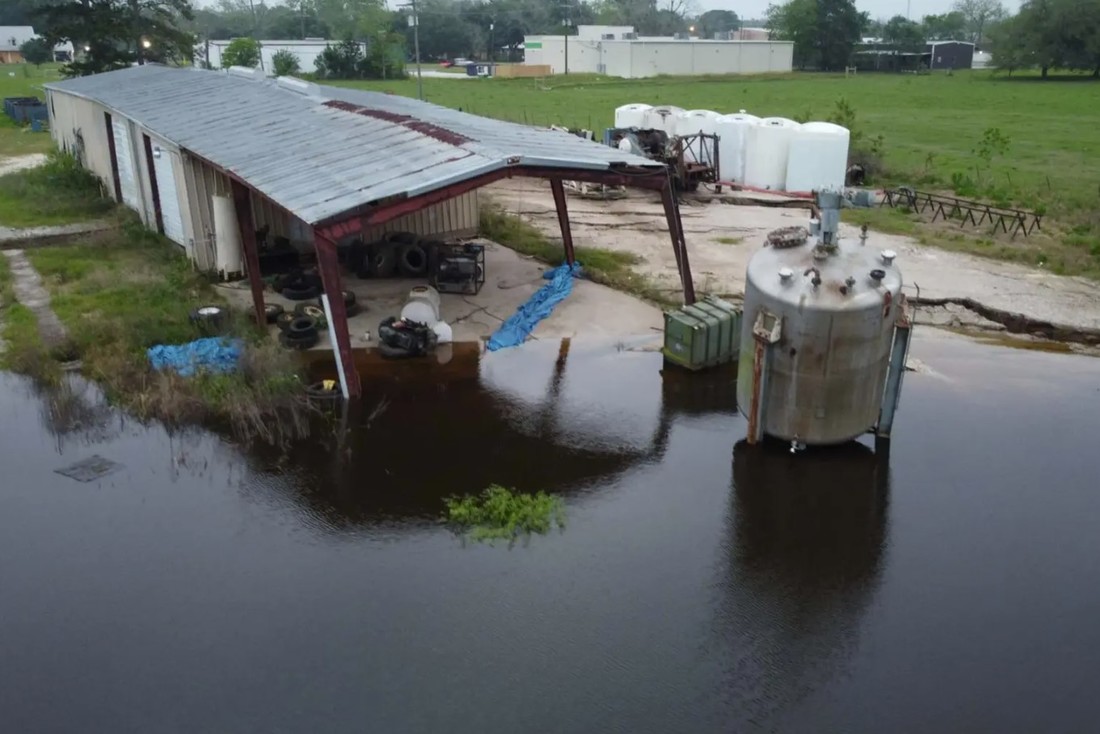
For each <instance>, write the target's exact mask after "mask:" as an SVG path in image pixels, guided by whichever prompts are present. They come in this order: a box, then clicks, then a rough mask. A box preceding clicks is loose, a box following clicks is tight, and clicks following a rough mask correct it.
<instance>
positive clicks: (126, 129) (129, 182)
mask: <svg viewBox="0 0 1100 734" xmlns="http://www.w3.org/2000/svg"><path fill="white" fill-rule="evenodd" d="M111 134H112V135H114V138H115V160H116V161H117V162H118V183H119V188H120V189H121V190H122V203H123V204H125V205H126V206H128V207H130V208H131V209H133V210H134V211H136V212H138V213H139V214H142V215H144V213H145V212H144V209H145V208H144V206H142V201H141V188H140V187H139V186H138V176H137V171H136V170H135V168H134V165H135V162H136V160H137V156H135V155H134V146H133V140H132V137H133V136H131V135H130V121H129V120H127V119H126V118H125V117H112V119H111Z"/></svg>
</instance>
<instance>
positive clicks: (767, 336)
mask: <svg viewBox="0 0 1100 734" xmlns="http://www.w3.org/2000/svg"><path fill="white" fill-rule="evenodd" d="M782 324H783V322H782V320H781V319H780V318H779V317H778V316H776V315H774V314H771V313H768V312H767V311H764V310H761V311H760V313H758V314H757V315H756V321H755V322H753V327H752V337H753V345H754V347H753V358H752V402H751V403H750V404H749V435H748V442H749V444H757V443H759V442H760V441H762V440H763V439H764V411H765V400H766V397H767V392H768V374H769V373H770V372H771V369H770V368H771V353H772V350H771V346H772V344H775V343H776V342H778V341H779V337H780V334H781V331H782Z"/></svg>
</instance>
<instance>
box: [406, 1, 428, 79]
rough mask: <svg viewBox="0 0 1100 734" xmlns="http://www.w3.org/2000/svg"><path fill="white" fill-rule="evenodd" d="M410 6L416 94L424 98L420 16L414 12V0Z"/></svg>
mask: <svg viewBox="0 0 1100 734" xmlns="http://www.w3.org/2000/svg"><path fill="white" fill-rule="evenodd" d="M405 7H412V15H410V16H409V25H410V26H412V29H413V53H414V54H415V55H416V96H417V97H419V98H420V99H421V100H423V99H424V80H423V79H422V78H421V76H420V16H419V15H417V13H416V0H412V2H411V3H409V5H406V6H405Z"/></svg>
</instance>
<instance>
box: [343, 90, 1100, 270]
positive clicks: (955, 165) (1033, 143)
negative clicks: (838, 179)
mask: <svg viewBox="0 0 1100 734" xmlns="http://www.w3.org/2000/svg"><path fill="white" fill-rule="evenodd" d="M423 83H424V96H425V99H427V100H428V101H431V102H436V103H438V104H441V105H445V106H449V107H460V108H462V109H463V110H466V111H468V112H473V113H476V114H481V115H486V116H489V117H496V118H500V119H506V120H512V121H516V122H524V123H529V124H536V125H543V126H545V125H549V124H551V123H556V124H563V125H568V126H570V127H584V128H589V129H594V130H602V129H603V128H605V127H608V126H610V125H611V124H612V122H613V115H614V110H615V108H616V107H617V106H619V105H622V104H627V103H630V102H646V103H649V104H675V105H679V106H680V107H684V108H687V109H691V108H705V109H714V110H718V111H720V112H729V111H736V110H740V109H745V110H748V111H749V112H751V113H753V114H756V115H759V116H762V117H763V116H784V117H794V118H800V119H821V118H825V117H827V116H828V115H829V114H830V113H831V112H832V110H833V108H834V107H835V105H836V102H837V100H839V99H842V98H843V99H845V100H847V102H848V103H849V105H850V106H851V107H852V108H853V109H854V110H855V113H856V121H857V128H858V129H860V130H861V131H862V132H864V133H865V134H867V135H876V134H882V136H883V137H884V139H885V165H886V167H887V169H888V172H887V175H886V177H885V180H886V182H891V183H899V184H901V183H904V184H909V185H912V186H914V187H916V188H921V187H923V188H929V189H936V190H952V191H956V192H957V193H959V194H960V195H962V196H967V197H975V198H987V199H990V200H993V201H995V202H999V203H1003V204H1013V205H1016V206H1021V207H1025V208H1029V209H1036V210H1039V211H1041V212H1045V213H1046V214H1048V215H1050V217H1051V218H1050V220H1049V221H1050V224H1051V225H1052V226H1051V227H1049V228H1048V230H1049V231H1051V233H1052V234H1053V235H1054V237H1053V239H1051V240H1050V241H1049V242H1046V243H1044V246H1045V248H1046V249H1047V250H1050V249H1052V248H1053V249H1061V250H1062V252H1060V253H1055V254H1053V255H1052V254H1050V253H1047V254H1046V255H1045V257H1046V258H1047V259H1048V261H1054V260H1056V261H1058V262H1060V263H1062V264H1063V267H1062V269H1063V270H1064V271H1066V272H1087V273H1089V274H1092V275H1096V274H1100V125H1097V124H1096V122H1097V120H1098V119H1100V118H1098V112H1097V111H1098V110H1100V83H1095V82H1092V81H1090V80H1088V79H1087V78H1081V79H1080V80H1067V81H1047V82H1042V81H1039V80H1038V79H1036V78H1034V77H1023V78H1020V77H1019V76H1016V77H1013V78H1011V79H1010V78H1008V77H1006V76H1003V75H994V74H992V73H991V72H989V71H972V72H961V73H956V74H953V75H950V76H948V75H946V74H932V75H923V76H900V75H888V74H863V75H858V76H854V77H849V78H845V77H844V76H841V75H832V74H811V73H802V74H790V75H782V76H775V75H772V76H767V77H745V78H731V77H700V78H692V79H684V78H672V77H658V78H655V79H645V80H623V79H607V78H602V77H594V76H585V75H580V76H570V77H568V78H566V77H553V78H547V79H490V80H476V81H475V80H471V81H461V82H459V81H448V80H445V79H424V80H423ZM345 84H346V85H348V86H356V87H362V88H369V89H379V90H386V91H390V92H394V93H397V94H403V95H410V96H412V95H415V94H416V80H415V79H408V80H403V81H396V82H385V83H382V82H353V83H345ZM988 130H997V131H999V135H998V134H993V137H992V142H993V144H992V145H989V144H987V145H986V146H985V147H986V149H987V151H988V153H987V155H985V156H984V157H983V156H982V155H981V154H980V151H981V148H982V145H983V138H984V139H985V140H986V141H989V140H990V138H989V137H987V132H986V131H988ZM976 151H977V152H976ZM874 223H875V224H877V225H879V226H881V227H883V228H887V229H891V230H895V231H897V230H902V229H905V228H906V223H905V222H904V221H903V220H902V219H901V218H899V217H893V216H877V217H876V218H875V222H874ZM941 240H942V238H936V239H935V241H936V243H937V244H942V242H941ZM947 244H948V245H949V246H950V245H952V244H954V246H955V249H974V251H978V252H981V248H978V247H975V248H971V247H970V243H968V242H966V241H963V242H961V243H960V242H956V243H951V242H947ZM1040 257H1043V256H1040V255H1036V256H1035V257H1034V261H1038V260H1039V258H1040ZM1022 259H1031V255H1030V254H1029V255H1028V257H1027V258H1022Z"/></svg>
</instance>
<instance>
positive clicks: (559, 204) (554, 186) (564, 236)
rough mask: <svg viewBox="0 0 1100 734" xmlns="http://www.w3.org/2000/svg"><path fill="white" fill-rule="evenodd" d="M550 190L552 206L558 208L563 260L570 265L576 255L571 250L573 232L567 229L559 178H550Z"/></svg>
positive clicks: (567, 220)
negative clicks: (552, 195)
mask: <svg viewBox="0 0 1100 734" xmlns="http://www.w3.org/2000/svg"><path fill="white" fill-rule="evenodd" d="M550 191H552V192H553V193H554V207H555V208H556V209H557V210H558V226H559V227H561V243H562V245H563V246H564V247H565V262H567V263H569V265H570V266H571V267H572V265H573V263H574V262H576V260H577V257H576V254H575V253H574V251H573V233H572V232H571V231H570V230H569V207H568V205H567V204H566V202H565V186H563V185H562V181H561V179H560V178H552V179H550Z"/></svg>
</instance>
